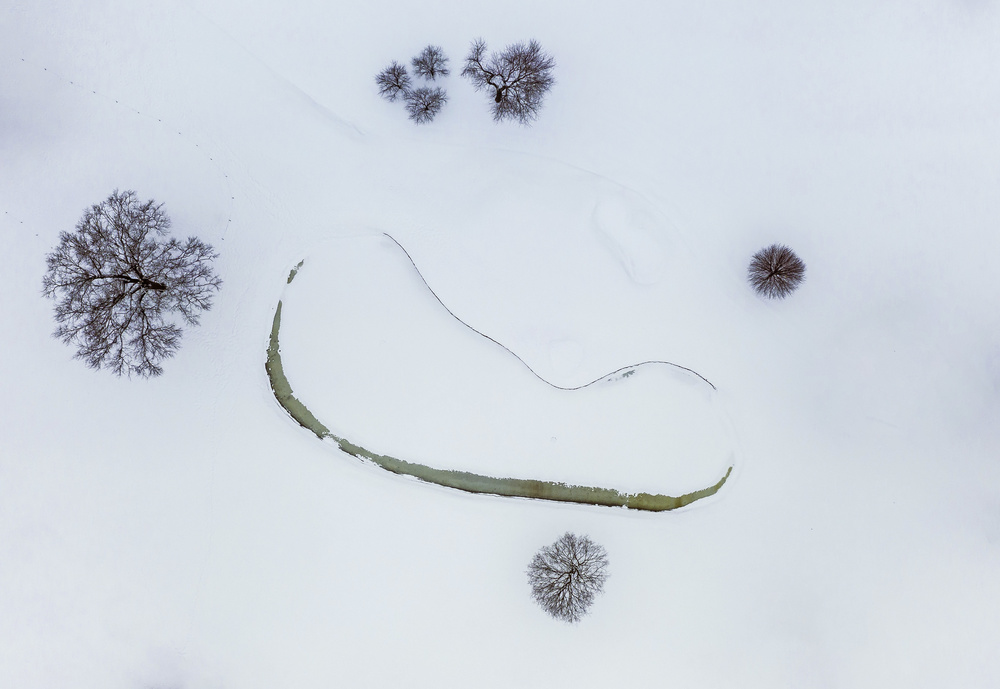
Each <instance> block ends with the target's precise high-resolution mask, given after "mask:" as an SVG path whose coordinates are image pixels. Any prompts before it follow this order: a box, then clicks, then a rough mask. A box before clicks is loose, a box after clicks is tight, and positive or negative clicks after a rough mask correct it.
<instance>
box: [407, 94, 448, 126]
mask: <svg viewBox="0 0 1000 689" xmlns="http://www.w3.org/2000/svg"><path fill="white" fill-rule="evenodd" d="M405 99H406V112H408V113H409V115H410V119H411V120H413V121H414V122H416V123H417V124H426V123H427V122H430V121H431V120H433V119H434V118H435V117H436V116H437V114H438V113H439V112H441V107H442V106H443V105H444V104H445V103H447V102H448V96H447V94H445V91H444V89H443V88H441V87H440V86H438V87H436V88H433V89H432V88H427V87H426V86H421V87H420V88H418V89H413V90H412V91H408V92H407V93H406V96H405Z"/></svg>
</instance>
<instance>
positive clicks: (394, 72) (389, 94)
mask: <svg viewBox="0 0 1000 689" xmlns="http://www.w3.org/2000/svg"><path fill="white" fill-rule="evenodd" d="M375 84H376V85H378V93H379V95H380V96H382V97H383V98H385V99H386V100H387V101H389V102H393V101H395V100H396V99H397V98H399V97H400V96H404V97H405V96H406V94H407V93H409V92H410V75H409V74H407V73H406V67H404V66H403V65H401V64H399V63H398V62H396V61H395V60H393V61H392V64H390V65H389V66H388V67H386V68H385V69H383V70H382V71H381V72H379V73H378V74H376V75H375Z"/></svg>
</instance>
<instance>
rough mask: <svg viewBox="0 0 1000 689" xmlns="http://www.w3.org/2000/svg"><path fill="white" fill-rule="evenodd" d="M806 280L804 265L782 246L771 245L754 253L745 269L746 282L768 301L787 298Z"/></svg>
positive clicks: (793, 253) (792, 252) (789, 250)
mask: <svg viewBox="0 0 1000 689" xmlns="http://www.w3.org/2000/svg"><path fill="white" fill-rule="evenodd" d="M805 279H806V264H805V263H803V262H802V259H801V258H799V257H798V256H796V255H795V252H794V251H792V250H791V249H789V248H788V247H787V246H785V245H783V244H772V245H771V246H768V247H765V248H763V249H761V250H760V251H758V252H757V253H755V254H754V255H753V258H752V259H751V260H750V266H749V267H748V268H747V281H748V282H749V283H750V286H751V287H753V288H754V290H755V291H756V292H757V294H759V295H761V296H763V297H767V298H768V299H781V298H784V297H787V296H788V295H789V294H791V293H792V292H794V291H795V289H796V288H797V287H798V286H799V285H800V284H801V283H802V281H803V280H805Z"/></svg>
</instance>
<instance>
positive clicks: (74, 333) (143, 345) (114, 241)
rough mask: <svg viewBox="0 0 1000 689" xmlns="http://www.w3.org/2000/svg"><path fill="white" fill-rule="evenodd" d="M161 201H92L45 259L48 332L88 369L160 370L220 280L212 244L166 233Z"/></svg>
mask: <svg viewBox="0 0 1000 689" xmlns="http://www.w3.org/2000/svg"><path fill="white" fill-rule="evenodd" d="M169 227H170V219H169V218H168V217H167V214H166V213H165V212H164V211H163V204H156V203H154V202H153V201H152V200H149V201H145V202H142V201H140V200H139V198H138V197H137V196H136V193H135V192H134V191H124V192H119V191H118V190H117V189H116V190H115V191H114V192H112V194H111V195H110V196H108V198H107V199H105V200H104V201H102V202H101V203H98V204H95V205H93V206H91V207H90V208H89V209H87V210H86V212H84V214H83V217H82V218H81V219H80V221H79V222H78V223H77V224H76V230H75V231H74V232H62V233H60V235H59V245H58V246H57V247H56V248H55V250H53V251H52V252H51V253H50V254H48V256H47V257H46V263H47V270H46V273H45V277H44V278H43V280H42V293H43V294H44V295H45V296H46V297H50V298H52V299H55V301H56V303H55V320H56V323H58V327H57V328H56V331H55V332H54V333H53V335H54V336H55V337H57V338H59V339H60V340H62V341H63V342H65V343H66V344H69V345H75V346H76V348H77V351H76V355H75V356H76V357H77V358H79V359H82V360H83V361H84V362H85V363H86V364H87V365H88V366H90V367H91V368H95V369H99V368H106V369H109V370H111V371H113V372H114V373H115V374H117V375H122V374H125V375H128V376H132V375H133V374H136V375H139V376H143V377H149V376H158V375H160V374H161V373H163V369H162V367H161V366H160V365H159V363H160V362H161V361H162V360H163V359H166V358H169V357H171V356H173V355H174V353H175V352H176V351H177V348H178V347H179V345H180V339H181V333H182V330H181V328H180V326H179V325H178V324H177V322H176V321H180V322H181V323H183V324H187V325H197V324H198V316H199V313H200V312H201V311H206V310H208V309H209V308H211V306H212V294H213V293H214V292H215V291H216V290H218V289H219V287H220V286H221V285H222V281H221V280H220V279H219V278H218V277H217V276H216V275H215V273H214V271H213V267H212V263H213V261H214V260H215V258H217V256H218V254H216V253H215V252H214V251H213V249H212V247H211V245H209V244H205V243H204V242H202V241H201V240H199V239H196V238H194V237H189V238H188V239H187V240H186V241H184V242H180V241H178V240H177V239H175V238H172V237H171V238H168V237H167V230H168V229H169Z"/></svg>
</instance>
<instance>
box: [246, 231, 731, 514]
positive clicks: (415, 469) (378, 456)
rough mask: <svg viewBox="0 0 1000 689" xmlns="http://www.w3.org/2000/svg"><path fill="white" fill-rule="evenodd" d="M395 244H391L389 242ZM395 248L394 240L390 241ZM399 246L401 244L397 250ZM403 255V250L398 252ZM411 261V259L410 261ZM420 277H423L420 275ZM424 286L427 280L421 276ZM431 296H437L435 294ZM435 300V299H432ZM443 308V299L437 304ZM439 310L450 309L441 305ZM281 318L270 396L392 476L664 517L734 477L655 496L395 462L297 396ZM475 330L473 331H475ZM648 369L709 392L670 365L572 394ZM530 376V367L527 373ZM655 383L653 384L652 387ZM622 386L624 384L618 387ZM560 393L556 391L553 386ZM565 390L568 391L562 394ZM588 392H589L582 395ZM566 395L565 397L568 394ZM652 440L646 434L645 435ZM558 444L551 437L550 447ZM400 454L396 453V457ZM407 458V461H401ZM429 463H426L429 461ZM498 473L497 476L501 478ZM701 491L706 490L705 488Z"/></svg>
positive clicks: (271, 352)
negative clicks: (334, 427)
mask: <svg viewBox="0 0 1000 689" xmlns="http://www.w3.org/2000/svg"><path fill="white" fill-rule="evenodd" d="M390 239H391V238H390ZM392 241H393V242H394V241H395V240H392ZM397 246H398V244H397ZM398 249H400V250H402V247H398ZM406 256H407V258H409V256H408V254H407V255H406ZM302 265H303V264H302V263H300V264H299V265H297V266H296V267H295V268H294V269H293V270H292V272H291V274H290V275H289V278H288V283H289V284H291V283H292V281H293V279H294V278H295V276H296V274H297V273H298V271H299V270H300V269H301V268H302ZM411 266H412V269H414V270H415V269H416V266H415V265H412V259H411ZM417 272H418V274H419V271H417ZM420 279H421V280H423V277H422V276H420ZM423 283H424V285H425V286H426V287H427V289H428V290H429V289H430V287H429V285H427V283H426V281H423ZM431 293H432V294H433V291H432V290H431ZM434 297H435V298H437V295H434ZM438 302H439V303H440V299H438ZM440 306H442V307H444V308H445V309H447V307H446V306H444V304H443V303H440ZM448 313H449V314H450V316H451V317H452V318H453V319H455V320H459V321H460V319H458V317H457V316H455V315H454V314H453V313H451V312H450V311H448ZM281 318H282V302H279V303H278V306H277V309H276V311H275V315H274V320H273V325H272V330H271V336H270V342H269V346H268V352H267V361H266V364H265V368H266V370H267V374H268V378H269V380H270V384H271V388H272V391H273V392H274V395H275V398H276V400H277V401H278V403H279V404H280V405H281V406H282V407H283V408H284V409H285V410H286V411H287V413H288V414H289V415H290V416H291V417H292V418H293V419H295V421H296V422H298V423H299V424H300V425H301V426H303V427H304V428H306V429H308V430H309V431H311V432H312V433H314V434H315V435H316V436H317V437H318V438H320V439H324V440H325V439H329V440H332V441H333V442H335V443H336V444H337V445H338V447H339V448H340V449H341V450H343V451H344V452H346V453H348V454H350V455H352V456H354V457H357V458H359V459H362V460H365V461H369V462H371V463H373V464H375V465H377V466H379V467H381V468H382V469H385V470H387V471H390V472H392V473H396V474H400V475H406V476H413V477H415V478H417V479H419V480H422V481H427V482H429V483H434V484H437V485H441V486H446V487H449V488H455V489H457V490H462V491H465V492H469V493H486V494H493V495H499V496H507V497H523V498H534V499H542V500H554V501H561V502H573V503H580V504H592V505H605V506H618V507H626V508H630V509H638V510H647V511H666V510H673V509H677V508H679V507H683V506H684V505H688V504H690V503H692V502H694V501H696V500H699V499H701V498H704V497H707V496H710V495H713V494H715V493H716V492H717V491H718V490H719V489H720V488H721V487H722V486H723V485H724V484H725V482H726V480H727V479H728V478H729V476H730V474H731V472H732V466H731V464H730V465H729V466H728V467H727V468H726V467H723V468H724V471H720V472H719V473H718V474H716V480H714V482H713V483H711V485H707V486H705V487H701V488H699V489H697V490H690V491H687V492H684V493H682V494H680V495H667V494H664V493H662V492H657V491H648V492H647V491H629V490H621V489H619V488H602V487H598V486H594V485H585V484H580V483H578V482H574V483H568V482H564V481H557V480H543V479H540V478H513V477H497V476H494V475H489V474H485V473H480V472H476V471H466V470H462V469H456V468H450V467H441V466H438V467H434V466H431V465H430V464H431V462H427V463H421V462H415V461H406V460H403V459H399V458H398V457H395V456H392V455H390V454H382V453H377V452H373V451H371V450H369V449H367V448H366V447H363V446H362V445H361V444H359V443H358V442H354V441H352V440H349V439H347V438H346V437H342V436H341V435H338V434H336V433H334V432H333V431H331V429H330V428H329V427H328V426H327V424H325V423H324V422H323V421H321V420H320V419H319V418H318V417H317V415H316V414H314V413H313V411H312V410H310V408H309V407H307V406H306V405H305V404H304V403H303V402H302V400H300V399H299V398H298V397H296V396H295V394H293V391H292V386H291V383H290V382H289V379H288V376H287V374H286V370H285V366H284V365H283V362H282V359H281V347H280V334H281ZM462 325H463V326H464V327H466V328H470V329H471V326H468V325H467V324H465V323H464V322H462ZM473 330H474V329H473ZM474 332H475V334H476V336H477V337H480V338H485V339H487V340H489V341H490V342H492V343H493V344H495V345H497V346H499V347H502V348H503V349H504V350H506V351H507V352H508V353H509V354H510V355H511V356H512V357H514V358H517V360H518V361H520V362H521V364H522V365H523V366H525V367H527V366H528V365H527V364H526V363H525V362H523V361H521V360H520V357H518V356H517V355H516V354H514V352H512V351H510V350H509V349H508V348H507V347H505V346H504V345H502V344H500V343H499V342H497V341H496V340H493V339H492V338H489V337H488V336H486V335H484V334H483V333H481V332H479V331H474ZM643 366H646V367H647V368H662V367H664V366H667V367H675V368H677V369H679V370H680V371H684V372H687V373H686V374H685V375H687V376H688V377H689V378H693V379H695V380H698V381H699V382H698V383H697V384H699V385H703V386H705V388H706V389H708V388H712V389H714V386H712V385H711V383H709V382H708V381H707V380H705V379H704V378H703V377H701V376H700V375H699V374H697V373H695V372H693V371H690V370H689V369H685V368H684V367H679V366H676V365H675V364H669V363H668V362H651V363H647V364H639V365H634V366H631V367H625V368H624V369H620V371H619V372H616V373H618V375H617V376H613V375H609V376H604V377H602V378H601V379H598V380H597V381H592V382H591V383H587V384H585V385H581V386H575V387H574V388H573V389H577V390H579V389H581V388H583V387H587V386H590V385H593V384H595V383H600V382H602V381H609V380H617V381H622V380H624V379H628V378H630V376H632V375H634V374H635V372H636V371H637V369H640V367H643ZM529 370H530V367H529ZM531 373H532V374H533V375H535V376H536V377H538V378H539V379H541V380H543V382H545V383H546V385H549V386H552V384H551V383H548V381H544V379H542V378H541V376H538V374H537V373H535V372H534V371H531ZM299 377H302V372H301V370H300V373H299ZM638 378H642V376H636V377H635V378H631V379H630V380H635V379H638ZM654 382H655V381H654ZM619 384H620V383H619ZM552 387H557V386H552ZM562 389H563V390H565V389H567V388H562ZM584 392H586V391H584ZM564 394H565V393H564ZM572 394H573V395H576V396H581V395H582V394H583V393H572ZM595 394H598V395H601V396H606V395H607V393H606V392H603V393H602V392H598V393H595ZM647 434H648V433H647ZM555 440H556V439H555V438H554V437H553V438H552V441H553V442H554V441H555ZM394 454H398V453H394ZM403 456H406V455H403ZM425 462H426V460H425ZM497 473H499V472H497ZM702 485H703V486H704V485H705V484H702Z"/></svg>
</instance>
